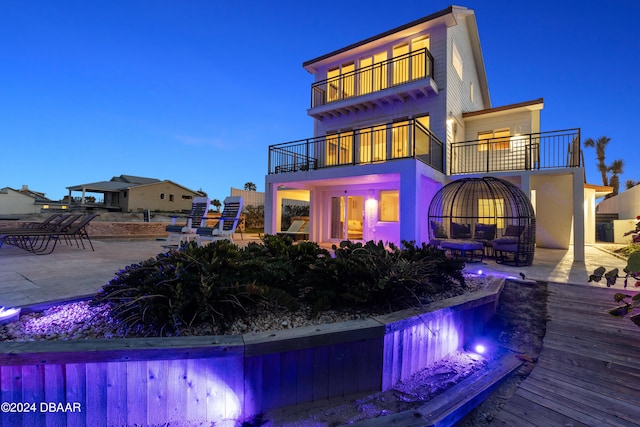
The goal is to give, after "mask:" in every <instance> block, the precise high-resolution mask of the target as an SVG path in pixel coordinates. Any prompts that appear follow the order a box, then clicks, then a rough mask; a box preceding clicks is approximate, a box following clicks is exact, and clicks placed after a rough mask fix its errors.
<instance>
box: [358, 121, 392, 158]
mask: <svg viewBox="0 0 640 427" xmlns="http://www.w3.org/2000/svg"><path fill="white" fill-rule="evenodd" d="M386 159H387V127H386V126H385V125H381V126H374V127H372V128H369V129H362V130H361V131H360V163H371V162H380V161H384V160H386Z"/></svg>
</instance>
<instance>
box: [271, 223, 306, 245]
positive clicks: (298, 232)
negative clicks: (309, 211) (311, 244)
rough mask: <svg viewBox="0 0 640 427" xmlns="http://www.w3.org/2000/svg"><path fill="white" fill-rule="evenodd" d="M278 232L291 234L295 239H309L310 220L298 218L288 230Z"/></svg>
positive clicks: (286, 234) (283, 234)
mask: <svg viewBox="0 0 640 427" xmlns="http://www.w3.org/2000/svg"><path fill="white" fill-rule="evenodd" d="M276 234H277V235H278V236H289V237H291V238H293V240H307V239H309V221H305V220H303V219H296V220H295V221H293V222H292V223H291V225H290V226H289V228H288V229H287V231H280V232H279V233H276Z"/></svg>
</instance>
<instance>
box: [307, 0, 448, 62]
mask: <svg viewBox="0 0 640 427" xmlns="http://www.w3.org/2000/svg"><path fill="white" fill-rule="evenodd" d="M452 11H453V6H449V7H448V8H446V9H443V10H441V11H439V12H436V13H432V14H431V15H427V16H425V17H423V18H420V19H416V20H415V21H411V22H409V23H407V24H404V25H401V26H399V27H396V28H394V29H392V30H389V31H385V32H384V33H380V34H378V35H375V36H373V37H369V38H367V39H364V40H361V41H359V42H357V43H353V44H350V45H349V46H346V47H343V48H341V49H338V50H334V51H333V52H329V53H327V54H325V55H322V56H319V57H317V58H315V59H311V60H309V61H306V62H304V63H302V66H303V67H304V68H305V69H306V68H307V67H309V66H310V65H313V64H315V63H316V62H320V61H322V60H324V59H327V58H331V57H332V56H336V55H339V54H341V53H343V52H347V51H349V50H352V49H355V48H357V47H360V46H364V45H366V44H368V43H371V42H374V41H376V40H380V39H382V38H384V37H387V36H390V35H392V34H396V33H399V32H401V31H403V30H406V29H409V28H412V27H415V26H417V25H420V24H423V23H425V22H429V21H433V20H435V19H437V18H440V17H443V16H445V15H448V14H450V13H451V12H452Z"/></svg>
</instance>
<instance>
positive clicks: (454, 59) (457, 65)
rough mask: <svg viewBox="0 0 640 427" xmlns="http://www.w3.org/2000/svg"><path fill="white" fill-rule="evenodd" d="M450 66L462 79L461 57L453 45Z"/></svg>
mask: <svg viewBox="0 0 640 427" xmlns="http://www.w3.org/2000/svg"><path fill="white" fill-rule="evenodd" d="M451 64H452V65H453V68H454V69H455V70H456V73H458V77H460V79H462V56H460V52H459V51H458V47H457V46H456V44H455V43H454V44H453V54H452V55H451Z"/></svg>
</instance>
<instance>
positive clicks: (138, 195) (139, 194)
mask: <svg viewBox="0 0 640 427" xmlns="http://www.w3.org/2000/svg"><path fill="white" fill-rule="evenodd" d="M161 193H164V194H165V198H164V199H161V198H160V194H161ZM170 194H173V202H171V201H169V195H170ZM183 195H184V196H188V197H190V198H188V199H183V198H182V196H183ZM195 196H197V194H196V193H192V192H190V191H188V190H186V189H185V188H184V187H181V186H179V185H176V184H174V183H171V182H159V183H157V184H149V185H141V186H138V187H132V188H130V189H129V190H128V195H127V197H126V198H122V197H121V204H120V206H121V207H122V210H123V211H125V212H132V211H139V210H145V209H149V210H152V211H154V210H157V211H167V212H179V211H183V210H189V209H191V204H192V202H193V197H195Z"/></svg>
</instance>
